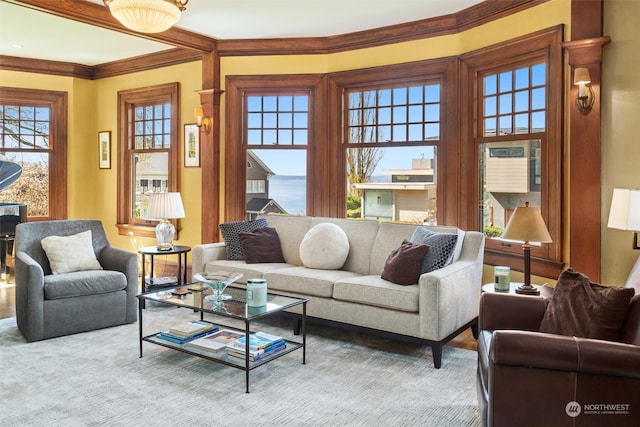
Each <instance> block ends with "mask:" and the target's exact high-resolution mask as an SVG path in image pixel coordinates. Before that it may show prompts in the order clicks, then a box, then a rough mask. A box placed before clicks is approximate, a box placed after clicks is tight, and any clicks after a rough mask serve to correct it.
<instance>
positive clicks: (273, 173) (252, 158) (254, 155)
mask: <svg viewBox="0 0 640 427" xmlns="http://www.w3.org/2000/svg"><path fill="white" fill-rule="evenodd" d="M247 155H248V156H249V157H251V160H253V161H254V162H256V163H257V164H258V166H260V167H261V168H262V169H263V170H264V172H265V173H266V174H267V175H269V176H273V175H275V174H276V173H275V172H274V171H272V170H271V169H270V168H269V166H267V165H266V164H265V163H263V162H262V160H260V157H258V156H257V155H256V154H255V153H254V152H253V150H247Z"/></svg>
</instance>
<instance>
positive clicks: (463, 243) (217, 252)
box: [192, 215, 484, 368]
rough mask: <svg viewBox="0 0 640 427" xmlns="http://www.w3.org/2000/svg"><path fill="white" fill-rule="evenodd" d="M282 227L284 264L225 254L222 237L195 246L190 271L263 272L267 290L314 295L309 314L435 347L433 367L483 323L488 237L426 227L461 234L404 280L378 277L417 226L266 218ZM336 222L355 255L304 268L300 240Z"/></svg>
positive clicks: (255, 274) (279, 229) (248, 275)
mask: <svg viewBox="0 0 640 427" xmlns="http://www.w3.org/2000/svg"><path fill="white" fill-rule="evenodd" d="M264 218H266V220H267V223H268V226H269V227H273V228H275V229H276V230H277V232H278V236H279V238H280V242H281V247H282V251H283V255H284V259H285V261H286V263H266V264H263V263H259V264H247V263H246V262H245V261H231V260H227V259H226V250H225V244H224V243H211V244H204V245H198V246H195V247H194V248H193V254H192V271H193V272H194V274H195V273H199V272H211V271H216V270H233V271H238V272H241V273H243V275H244V277H243V279H242V280H241V281H240V282H241V283H244V282H246V279H249V278H255V277H262V278H265V279H266V280H267V284H268V289H269V291H273V292H277V293H281V294H286V295H296V296H304V297H305V298H308V299H309V303H308V304H307V315H308V316H310V317H315V318H320V319H325V320H329V321H334V322H340V323H345V324H349V325H356V326H359V327H364V328H370V329H373V330H377V331H383V332H386V333H392V334H394V336H397V337H401V338H409V339H410V340H412V341H413V340H416V339H417V340H419V341H420V342H422V343H424V344H426V345H429V346H431V348H432V351H433V359H434V366H435V367H436V368H439V367H440V365H441V361H442V347H443V346H444V345H445V344H446V343H447V342H448V341H449V340H451V339H452V338H453V337H455V336H456V335H458V334H459V333H460V332H462V331H463V330H465V329H466V328H468V327H469V326H472V327H474V332H475V331H476V330H475V327H476V326H477V319H478V307H479V300H480V290H481V284H482V283H481V282H482V263H483V253H484V236H483V235H482V234H481V233H479V232H473V231H466V232H465V231H462V230H460V229H458V228H456V227H446V226H425V228H427V229H429V230H432V231H437V232H446V233H457V234H458V239H457V243H456V247H455V249H454V252H453V259H452V262H451V263H450V264H449V265H447V266H445V267H444V268H441V269H439V270H435V271H432V272H430V273H425V274H422V275H421V276H420V279H419V282H418V283H417V284H415V285H409V286H401V285H397V284H394V283H391V282H388V281H386V280H384V279H382V278H381V277H380V275H381V272H382V270H383V268H384V265H385V261H386V259H387V257H388V256H389V254H390V253H391V252H392V251H393V250H394V249H396V248H398V246H400V244H401V243H402V241H403V239H410V237H411V236H412V234H413V232H414V230H415V229H416V227H417V226H416V225H410V224H397V223H389V222H378V221H375V220H352V219H341V218H319V217H304V216H275V215H272V216H265V217H264ZM326 222H329V223H333V224H336V225H338V226H339V227H340V228H341V229H342V230H344V232H345V233H346V235H347V237H348V241H349V253H348V256H347V259H346V262H345V263H344V265H343V267H342V268H341V269H340V270H316V269H310V268H306V267H304V266H303V263H302V261H301V258H300V254H299V250H298V249H299V247H300V243H301V242H302V240H303V238H304V236H305V234H306V233H307V231H308V230H309V229H310V228H311V227H313V226H314V225H316V224H319V223H326Z"/></svg>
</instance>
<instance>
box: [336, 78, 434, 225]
mask: <svg viewBox="0 0 640 427" xmlns="http://www.w3.org/2000/svg"><path fill="white" fill-rule="evenodd" d="M399 80H400V79H399ZM344 93H345V95H344V96H345V99H344V105H345V106H346V110H345V118H344V120H345V123H346V126H345V134H344V141H345V143H344V144H343V147H344V150H345V151H344V159H345V165H344V167H345V168H346V180H347V182H346V188H347V197H346V214H347V216H348V217H356V218H358V217H361V218H374V219H384V220H392V221H402V222H411V223H419V224H421V223H429V224H436V223H437V203H436V202H437V177H436V171H437V166H436V165H437V156H436V153H437V145H438V144H439V142H440V141H441V124H440V117H441V113H440V111H441V104H442V102H441V83H440V80H439V79H438V78H431V79H429V78H423V79H421V80H419V81H412V82H407V83H400V82H397V83H394V84H392V85H391V84H387V85H382V86H377V87H376V86H369V87H366V88H363V87H361V86H360V87H357V88H348V87H347V88H346V90H345V92H344Z"/></svg>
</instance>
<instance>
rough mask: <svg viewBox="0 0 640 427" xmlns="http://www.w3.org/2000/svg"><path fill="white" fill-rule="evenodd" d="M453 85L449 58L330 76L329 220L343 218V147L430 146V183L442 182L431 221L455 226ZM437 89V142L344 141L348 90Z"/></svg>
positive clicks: (455, 169)
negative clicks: (434, 162)
mask: <svg viewBox="0 0 640 427" xmlns="http://www.w3.org/2000/svg"><path fill="white" fill-rule="evenodd" d="M455 81H456V61H455V59H454V58H443V59H437V60H426V61H417V62H413V63H406V64H398V65H390V66H384V67H378V68H375V69H364V70H352V71H345V72H340V73H334V74H331V75H330V76H329V99H330V103H331V106H330V108H329V111H330V114H332V116H331V117H330V119H329V120H330V121H331V122H335V123H336V124H337V125H331V126H330V129H329V132H330V134H331V135H333V138H332V139H334V140H335V141H336V143H335V144H334V145H333V146H332V147H331V149H332V150H335V151H336V152H335V154H334V157H333V158H335V159H337V160H336V162H335V163H334V164H332V165H331V166H330V168H331V169H332V170H334V171H335V172H334V174H333V175H334V176H335V179H334V181H335V182H334V183H333V186H332V191H333V194H332V199H333V200H334V201H333V203H332V204H331V206H330V207H329V209H330V212H331V216H336V217H344V216H345V215H346V199H347V195H346V193H347V191H346V185H345V183H346V180H347V176H346V173H347V168H346V151H347V148H366V147H377V148H394V147H417V146H433V147H436V149H437V150H438V166H437V174H438V176H437V177H436V181H437V182H438V183H446V184H445V185H438V188H437V199H438V205H437V222H438V224H450V225H456V224H457V216H456V204H457V201H456V198H455V194H456V192H457V189H458V178H457V164H456V163H457V156H456V152H457V150H458V148H457V147H458V136H457V135H458V130H457V128H456V122H457V120H456V117H457V115H456V114H457V113H456V110H455V108H456V105H457V102H456V97H457V94H458V91H457V87H456V85H455ZM430 83H438V84H440V121H439V123H440V137H439V139H438V140H434V142H429V143H424V142H422V141H420V142H404V143H397V142H389V143H364V144H361V143H356V144H350V143H347V141H348V133H347V132H348V129H347V125H346V124H347V123H348V122H347V120H348V117H347V109H346V108H345V107H343V106H344V105H348V104H345V103H346V102H347V101H346V100H345V99H344V97H345V95H346V94H347V93H348V92H349V91H353V90H368V89H371V90H373V89H381V88H395V87H406V86H411V84H420V85H428V84H430Z"/></svg>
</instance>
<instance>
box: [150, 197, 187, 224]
mask: <svg viewBox="0 0 640 427" xmlns="http://www.w3.org/2000/svg"><path fill="white" fill-rule="evenodd" d="M184 217H185V215H184V207H183V206H182V198H181V197H180V193H151V194H150V195H149V206H148V207H147V219H176V218H184Z"/></svg>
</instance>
